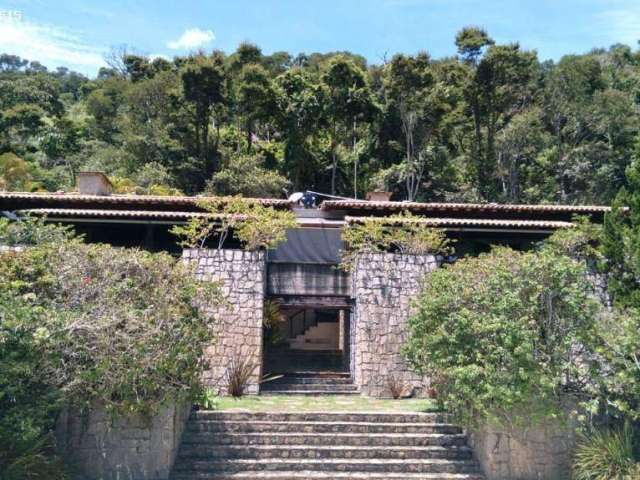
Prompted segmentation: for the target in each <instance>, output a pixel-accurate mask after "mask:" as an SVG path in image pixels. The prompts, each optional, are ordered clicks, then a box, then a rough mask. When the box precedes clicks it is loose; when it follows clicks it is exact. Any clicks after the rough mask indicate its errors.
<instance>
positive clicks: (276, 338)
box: [262, 300, 286, 346]
mask: <svg viewBox="0 0 640 480" xmlns="http://www.w3.org/2000/svg"><path fill="white" fill-rule="evenodd" d="M284 322H286V317H285V316H284V315H283V314H282V311H281V310H280V304H279V303H278V302H276V301H274V300H265V302H264V308H263V314H262V326H263V328H264V341H265V344H266V345H273V346H278V345H282V344H283V343H285V342H286V338H284V336H283V335H282V334H281V333H280V329H279V327H280V325H282V324H283V323H284Z"/></svg>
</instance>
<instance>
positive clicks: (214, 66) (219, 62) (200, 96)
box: [181, 53, 226, 181]
mask: <svg viewBox="0 0 640 480" xmlns="http://www.w3.org/2000/svg"><path fill="white" fill-rule="evenodd" d="M181 78H182V91H183V95H184V98H185V99H186V100H187V101H188V102H189V103H190V104H191V106H192V107H193V125H194V130H195V139H196V145H197V150H198V157H199V159H200V164H201V166H202V169H203V176H202V180H203V181H204V180H205V179H206V178H209V177H210V176H211V174H212V173H213V172H214V171H215V169H216V161H215V158H213V156H212V155H210V145H209V133H210V130H211V129H213V130H214V131H217V129H218V128H219V123H220V122H219V119H218V121H217V122H216V117H219V116H220V115H221V114H222V112H221V110H222V108H223V106H224V104H225V100H226V97H225V85H226V74H225V69H224V58H223V56H222V55H221V54H219V53H214V54H213V55H211V56H205V55H195V56H193V57H190V58H189V59H188V61H187V62H186V63H185V65H184V66H183V67H182V70H181ZM216 140H217V137H216Z"/></svg>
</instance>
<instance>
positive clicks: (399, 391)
mask: <svg viewBox="0 0 640 480" xmlns="http://www.w3.org/2000/svg"><path fill="white" fill-rule="evenodd" d="M387 388H389V392H390V393H391V398H393V399H394V400H398V399H399V398H404V397H407V396H408V395H409V394H410V393H411V385H410V384H408V383H407V382H405V381H404V380H403V379H402V378H401V377H399V376H396V375H393V374H390V375H387Z"/></svg>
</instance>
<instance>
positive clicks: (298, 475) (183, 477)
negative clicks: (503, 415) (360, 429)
mask: <svg viewBox="0 0 640 480" xmlns="http://www.w3.org/2000/svg"><path fill="white" fill-rule="evenodd" d="M171 478H172V480H484V477H483V476H482V475H480V474H474V473H358V472H330V473H327V472H310V471H303V472H292V471H278V472H263V471H261V470H259V471H250V472H240V473H212V472H211V473H209V472H185V473H179V472H178V473H176V474H174V475H172V477H171Z"/></svg>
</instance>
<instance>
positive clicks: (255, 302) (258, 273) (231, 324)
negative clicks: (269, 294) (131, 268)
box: [182, 249, 266, 394]
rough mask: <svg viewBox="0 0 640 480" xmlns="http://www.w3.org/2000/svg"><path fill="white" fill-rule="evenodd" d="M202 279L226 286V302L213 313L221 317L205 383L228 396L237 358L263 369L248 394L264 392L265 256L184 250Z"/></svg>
mask: <svg viewBox="0 0 640 480" xmlns="http://www.w3.org/2000/svg"><path fill="white" fill-rule="evenodd" d="M182 256H183V259H184V261H185V262H186V263H187V264H191V265H194V266H195V269H196V275H197V277H198V278H200V279H202V280H209V281H219V282H220V283H221V288H222V294H223V299H224V302H223V303H222V304H221V305H220V306H218V307H216V308H215V310H214V311H212V312H211V314H212V315H213V317H214V318H215V319H216V323H215V325H216V327H215V333H214V335H215V343H214V344H213V345H210V346H209V347H207V348H206V360H207V362H208V363H209V369H208V371H207V372H206V373H205V378H204V381H205V383H206V384H207V385H209V386H211V387H212V388H214V389H215V390H217V391H218V392H219V393H221V394H225V393H226V383H227V382H226V375H227V372H228V368H229V365H230V363H231V361H232V360H233V359H236V360H241V361H245V360H248V361H250V362H252V363H253V364H255V365H257V367H256V369H255V371H254V373H253V375H252V377H251V379H250V382H249V386H248V389H247V393H253V394H255V393H258V391H259V384H260V377H261V370H262V315H263V307H264V297H265V288H266V287H265V286H266V278H265V276H266V263H265V254H264V252H261V251H253V252H248V251H245V250H208V249H188V250H184V252H183V254H182Z"/></svg>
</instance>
